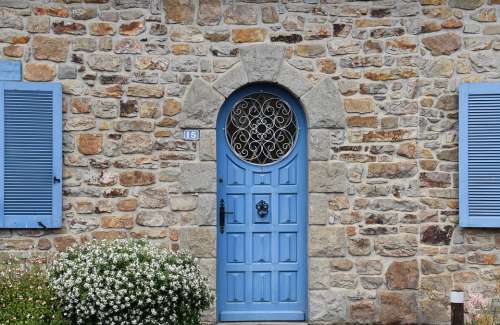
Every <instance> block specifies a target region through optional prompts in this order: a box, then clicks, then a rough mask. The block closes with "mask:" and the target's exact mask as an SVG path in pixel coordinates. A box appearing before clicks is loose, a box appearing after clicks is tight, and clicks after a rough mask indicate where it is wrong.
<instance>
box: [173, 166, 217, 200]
mask: <svg viewBox="0 0 500 325" xmlns="http://www.w3.org/2000/svg"><path fill="white" fill-rule="evenodd" d="M179 180H180V181H179V183H180V185H181V187H182V189H183V190H184V191H185V193H195V192H200V193H205V192H214V191H215V185H216V182H215V163H213V162H200V163H185V164H183V165H181V173H180V176H179Z"/></svg>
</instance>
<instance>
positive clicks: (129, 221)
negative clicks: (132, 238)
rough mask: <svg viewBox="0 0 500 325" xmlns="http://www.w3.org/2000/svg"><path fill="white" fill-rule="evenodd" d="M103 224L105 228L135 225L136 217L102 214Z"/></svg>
mask: <svg viewBox="0 0 500 325" xmlns="http://www.w3.org/2000/svg"><path fill="white" fill-rule="evenodd" d="M101 226H102V227H103V228H124V229H131V228H133V227H134V218H133V217H130V216H102V217H101Z"/></svg>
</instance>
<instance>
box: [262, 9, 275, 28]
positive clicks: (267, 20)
mask: <svg viewBox="0 0 500 325" xmlns="http://www.w3.org/2000/svg"><path fill="white" fill-rule="evenodd" d="M262 22H263V23H264V24H274V23H277V22H279V15H278V12H277V11H276V8H275V7H274V6H272V5H269V6H264V7H262Z"/></svg>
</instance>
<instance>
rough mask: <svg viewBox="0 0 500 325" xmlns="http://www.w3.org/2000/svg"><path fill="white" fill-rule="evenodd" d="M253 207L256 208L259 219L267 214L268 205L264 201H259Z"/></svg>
mask: <svg viewBox="0 0 500 325" xmlns="http://www.w3.org/2000/svg"><path fill="white" fill-rule="evenodd" d="M255 207H256V208H257V214H258V215H259V217H264V216H265V215H266V214H267V212H268V209H269V204H267V202H266V201H264V200H260V201H259V202H257V204H256V205H255Z"/></svg>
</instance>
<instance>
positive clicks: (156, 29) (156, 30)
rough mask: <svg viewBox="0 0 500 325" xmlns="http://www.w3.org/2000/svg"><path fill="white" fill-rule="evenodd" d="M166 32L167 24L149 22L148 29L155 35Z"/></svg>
mask: <svg viewBox="0 0 500 325" xmlns="http://www.w3.org/2000/svg"><path fill="white" fill-rule="evenodd" d="M167 32H168V28H167V26H166V25H164V24H159V23H154V24H151V27H150V29H149V33H150V34H151V35H155V36H160V35H166V34H167Z"/></svg>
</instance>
